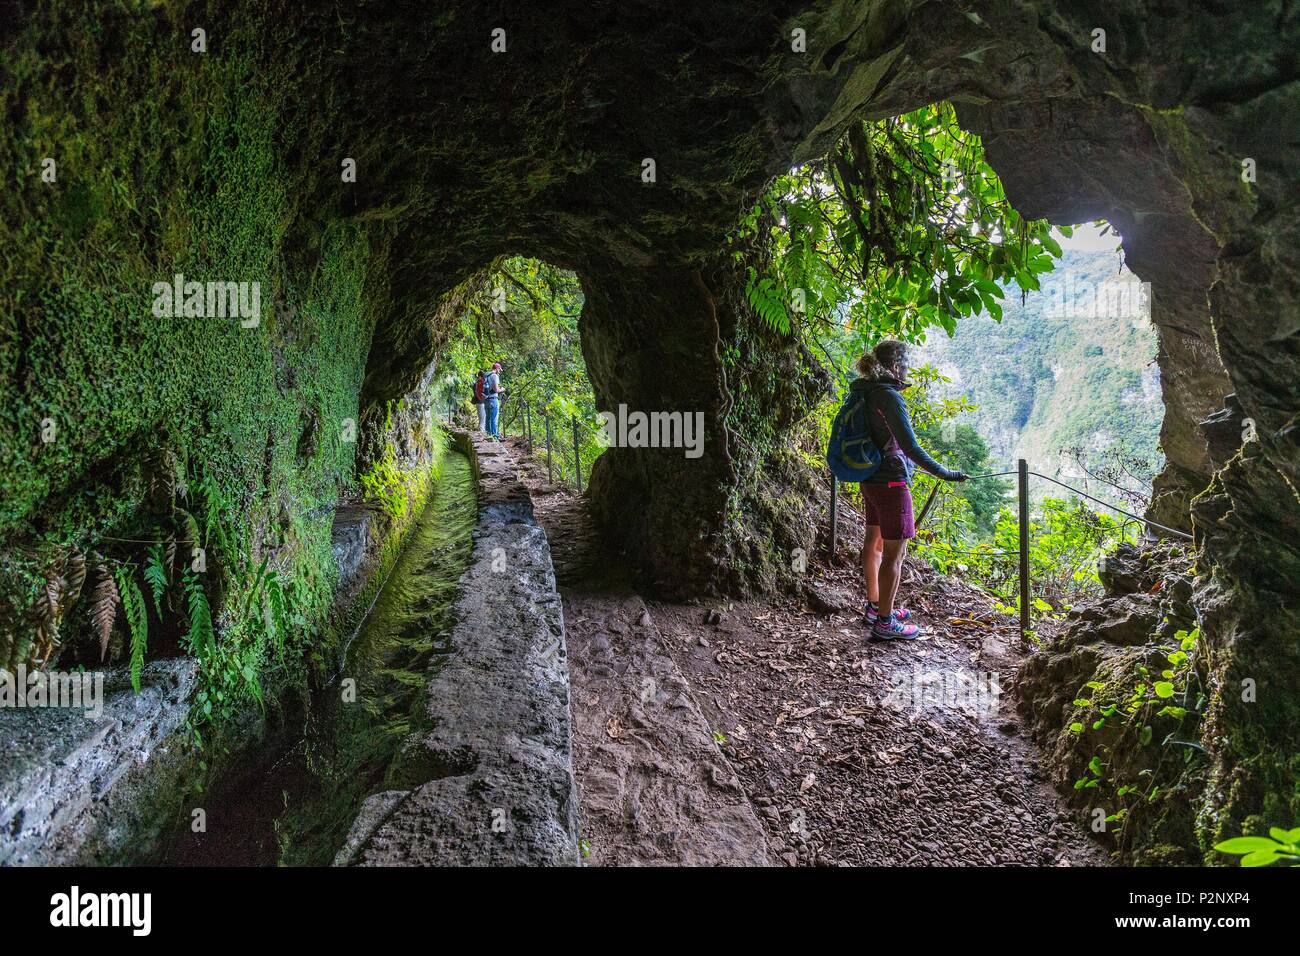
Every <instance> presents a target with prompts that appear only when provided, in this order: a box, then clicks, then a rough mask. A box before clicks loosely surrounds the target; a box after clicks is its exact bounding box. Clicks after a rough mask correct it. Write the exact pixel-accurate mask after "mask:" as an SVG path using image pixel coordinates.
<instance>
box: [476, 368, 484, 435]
mask: <svg viewBox="0 0 1300 956" xmlns="http://www.w3.org/2000/svg"><path fill="white" fill-rule="evenodd" d="M486 387H487V372H485V371H483V369H479V370H478V378H476V379H474V404H475V405H476V406H477V407H478V430H479V431H481V432H485V431H487V394H486V392H485V391H484V389H485V388H486Z"/></svg>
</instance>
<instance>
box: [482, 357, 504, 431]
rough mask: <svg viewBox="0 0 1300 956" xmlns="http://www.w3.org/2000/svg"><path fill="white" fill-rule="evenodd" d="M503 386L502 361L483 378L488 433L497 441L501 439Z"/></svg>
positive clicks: (496, 363)
mask: <svg viewBox="0 0 1300 956" xmlns="http://www.w3.org/2000/svg"><path fill="white" fill-rule="evenodd" d="M505 391H506V390H505V389H504V388H502V387H501V363H500V362H494V363H493V364H492V371H491V372H489V373H488V375H487V377H486V378H484V380H483V404H484V406H485V407H486V408H487V433H488V434H489V435H491V436H492V437H493V438H495V439H497V441H500V440H501V430H500V427H499V423H498V421H497V420H498V418H500V415H501V396H502V395H504V394H505Z"/></svg>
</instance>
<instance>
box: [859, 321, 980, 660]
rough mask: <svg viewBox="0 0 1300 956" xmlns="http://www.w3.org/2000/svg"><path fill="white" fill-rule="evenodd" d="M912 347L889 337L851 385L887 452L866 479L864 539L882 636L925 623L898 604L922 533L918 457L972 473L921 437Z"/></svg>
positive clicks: (954, 474)
mask: <svg viewBox="0 0 1300 956" xmlns="http://www.w3.org/2000/svg"><path fill="white" fill-rule="evenodd" d="M907 368H908V347H907V345H906V344H905V343H903V342H898V341H895V340H894V339H886V340H885V341H883V342H881V343H880V344H879V345H877V346H876V347H875V349H873V350H872V351H870V352H867V353H866V354H865V355H863V356H862V358H860V359H858V374H859V375H860V377H859V378H858V379H856V380H855V381H854V382H853V383H852V384H851V385H850V386H849V387H850V388H852V389H858V390H862V391H864V392H866V396H867V427H868V428H869V429H870V430H871V440H872V441H873V442H875V445H876V447H877V448H879V449H880V452H881V462H880V467H879V468H877V469H876V471H875V473H874V474H872V476H871V477H870V478H868V479H867V480H866V481H864V482H862V483H861V485H860V487H861V489H862V500H863V505H864V509H865V515H864V516H865V518H866V521H867V531H866V535H865V537H864V539H863V542H862V575H863V577H864V578H865V579H866V582H867V607H866V620H867V623H868V624H869V625H870V628H871V629H870V634H871V636H872V637H874V638H876V639H877V640H900V639H901V640H915V639H916V638H917V637H919V636H920V634H921V629H920V628H919V627H917V626H916V625H915V624H909V623H908V618H910V617H911V616H912V613H911V611H909V610H908V609H907V608H905V607H899V606H897V604H896V602H897V597H898V581H899V578H901V577H902V573H903V558H904V557H906V555H907V541H908V539H909V538H914V537H916V526H915V524H914V520H913V517H912V493H911V491H910V489H909V485H910V484H911V481H912V462H916V464H918V465H920V466H921V467H922V468H924V469H925V470H926V471H928V472H929V473H930V474H932V475H934V476H935V477H937V478H942V479H943V480H944V481H965V480H967V478H969V477H970V476H969V475H967V474H966V473H965V472H961V471H950V470H948V469H947V468H945V467H943V465H941V464H939V463H938V462H937V461H935V460H934V459H933V458H931V457H930V456H929V455H928V454H926V452H925V450H924V449H923V448H921V446H920V445H918V444H917V443H916V433H915V432H914V431H913V430H912V421H911V419H910V418H909V417H908V414H907V405H906V403H905V402H904V401H903V394H902V392H903V389H905V388H907V387H908V385H907V382H906V381H904V379H905V378H906V376H907Z"/></svg>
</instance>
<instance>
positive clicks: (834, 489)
mask: <svg viewBox="0 0 1300 956" xmlns="http://www.w3.org/2000/svg"><path fill="white" fill-rule="evenodd" d="M839 533H840V480H839V479H838V478H836V477H835V476H834V475H831V561H834V560H835V552H836V550H837V548H836V539H837V538H838V537H839Z"/></svg>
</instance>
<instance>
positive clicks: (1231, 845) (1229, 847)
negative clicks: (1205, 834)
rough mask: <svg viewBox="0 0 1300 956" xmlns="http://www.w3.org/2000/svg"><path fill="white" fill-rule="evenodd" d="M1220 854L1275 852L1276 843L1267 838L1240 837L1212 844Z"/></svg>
mask: <svg viewBox="0 0 1300 956" xmlns="http://www.w3.org/2000/svg"><path fill="white" fill-rule="evenodd" d="M1214 848H1215V849H1216V850H1218V851H1219V852H1220V853H1256V852H1259V851H1262V850H1270V851H1271V850H1276V849H1277V842H1276V841H1274V840H1270V839H1269V838H1268V837H1255V836H1242V837H1233V838H1232V839H1230V840H1224V841H1223V842H1222V843H1216V844H1214Z"/></svg>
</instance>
